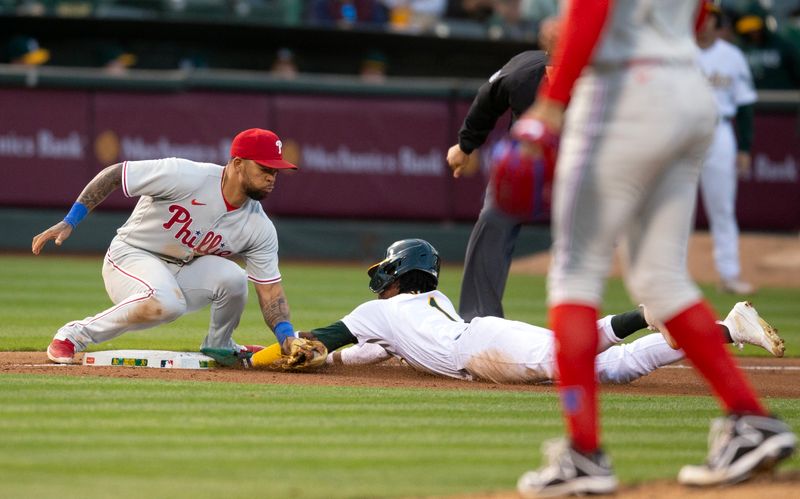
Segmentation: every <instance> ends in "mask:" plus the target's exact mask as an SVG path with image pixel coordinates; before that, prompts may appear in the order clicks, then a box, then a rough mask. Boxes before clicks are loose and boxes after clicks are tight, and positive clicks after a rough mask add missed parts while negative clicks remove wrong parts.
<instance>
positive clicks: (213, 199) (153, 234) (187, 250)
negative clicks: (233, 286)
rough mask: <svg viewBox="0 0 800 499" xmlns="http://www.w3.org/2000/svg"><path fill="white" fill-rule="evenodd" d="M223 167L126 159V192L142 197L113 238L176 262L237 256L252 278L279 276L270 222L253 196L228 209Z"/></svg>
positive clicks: (262, 279) (275, 279)
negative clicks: (224, 195) (240, 258)
mask: <svg viewBox="0 0 800 499" xmlns="http://www.w3.org/2000/svg"><path fill="white" fill-rule="evenodd" d="M223 170H224V168H223V167H222V166H219V165H215V164H211V163H196V162H194V161H189V160H186V159H179V158H167V159H158V160H148V161H126V162H125V163H124V164H123V168H122V190H123V192H124V194H125V195H126V196H128V197H135V196H141V197H140V198H139V202H138V203H137V204H136V207H135V208H134V210H133V213H131V216H130V217H129V218H128V220H127V221H126V222H125V224H124V225H123V226H122V227H120V228H119V229H118V230H117V236H116V238H115V239H118V240H121V241H123V242H125V243H127V244H129V245H131V246H134V247H136V248H139V249H143V250H146V251H149V252H151V253H154V254H156V255H157V256H160V257H163V258H165V259H167V260H173V261H182V262H189V261H191V260H192V259H193V258H197V257H200V256H203V255H218V256H222V257H228V256H232V255H239V256H241V257H242V259H243V260H244V262H245V265H246V268H247V274H248V278H249V279H250V280H252V281H254V282H256V283H260V284H267V283H271V282H278V281H280V279H281V275H280V271H279V270H278V235H277V233H276V231H275V227H274V226H273V224H272V221H271V220H270V219H269V218H268V217H267V215H266V213H264V209H263V208H262V206H261V203H259V202H258V201H255V200H253V199H248V200H247V201H246V202H245V204H244V205H242V206H241V207H239V208H238V209H235V210H232V211H228V209H227V207H226V203H225V200H224V198H223V197H222V172H223Z"/></svg>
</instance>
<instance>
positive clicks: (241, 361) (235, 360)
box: [200, 348, 253, 369]
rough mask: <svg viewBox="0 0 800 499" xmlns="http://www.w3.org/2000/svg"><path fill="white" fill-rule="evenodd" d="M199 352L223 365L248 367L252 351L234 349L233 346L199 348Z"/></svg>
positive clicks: (250, 365)
mask: <svg viewBox="0 0 800 499" xmlns="http://www.w3.org/2000/svg"><path fill="white" fill-rule="evenodd" d="M200 353H202V354H203V355H208V356H209V357H211V358H212V359H214V361H215V362H216V363H217V364H219V365H221V366H223V367H239V368H244V369H248V368H250V367H252V363H251V362H250V357H252V356H253V354H252V353H250V352H248V351H247V350H234V349H233V348H201V349H200Z"/></svg>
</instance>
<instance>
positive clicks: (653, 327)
mask: <svg viewBox="0 0 800 499" xmlns="http://www.w3.org/2000/svg"><path fill="white" fill-rule="evenodd" d="M639 310H640V311H641V312H642V317H644V321H645V322H646V323H647V329H649V330H650V331H655V332H657V333H661V336H663V337H664V340H665V341H666V342H667V345H669V346H670V347H671V348H673V349H674V350H677V349H678V348H680V347H679V346H678V342H677V341H675V339H674V338H673V337H672V335H670V334H669V331H667V326H665V325H664V323H663V322H661V321H657V320H656V319H655V318H653V316H652V315H650V311H649V310H648V309H647V307H645V306H644V305H643V304H641V303H640V304H639Z"/></svg>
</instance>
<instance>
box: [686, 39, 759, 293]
mask: <svg viewBox="0 0 800 499" xmlns="http://www.w3.org/2000/svg"><path fill="white" fill-rule="evenodd" d="M699 61H700V68H701V69H702V71H703V73H704V74H705V75H706V77H707V78H708V81H709V83H711V87H712V89H713V90H714V97H715V98H716V101H717V107H718V109H719V115H720V120H719V124H718V125H717V128H716V130H715V131H714V139H713V140H712V141H711V147H710V148H709V150H708V153H707V155H706V158H705V163H704V165H703V171H702V173H701V175H700V192H701V193H702V195H703V206H705V210H706V214H707V215H708V222H709V225H710V228H711V236H712V238H713V239H714V263H715V264H716V266H717V272H719V276H720V278H721V279H722V282H723V285H725V283H736V282H738V281H739V277H740V276H739V273H740V267H739V226H738V225H737V223H736V181H737V172H736V150H737V147H736V134H735V133H734V130H733V124H732V121H733V120H734V118H735V117H736V114H737V110H738V108H739V107H740V106H748V105H751V104H753V103H755V102H756V100H757V95H756V91H755V89H754V87H753V77H752V75H751V74H750V68H749V67H748V66H747V61H746V60H745V58H744V55H743V54H742V52H741V50H739V49H738V48H737V47H735V46H734V45H732V44H730V43H728V42H726V41H725V40H721V39H719V38H718V39H717V40H716V41H715V42H714V43H713V44H712V45H711V46H710V47H708V48H706V49H700V51H699ZM748 135H749V134H748ZM740 145H743V146H745V147H742V148H740V149H742V150H745V151H747V150H748V149H749V147H748V146H749V144H740Z"/></svg>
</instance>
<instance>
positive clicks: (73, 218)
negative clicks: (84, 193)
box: [64, 201, 89, 229]
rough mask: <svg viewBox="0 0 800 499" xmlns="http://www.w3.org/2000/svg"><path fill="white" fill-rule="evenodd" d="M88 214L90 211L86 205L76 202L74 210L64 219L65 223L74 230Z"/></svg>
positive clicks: (73, 206)
mask: <svg viewBox="0 0 800 499" xmlns="http://www.w3.org/2000/svg"><path fill="white" fill-rule="evenodd" d="M87 213H89V209H88V208H87V207H86V205H84V204H83V203H79V202H77V201H76V202H75V204H73V205H72V209H70V210H69V213H67V216H66V217H64V221H65V222H67V223H68V224H70V225H71V226H72V228H73V229H74V228H75V227H76V226H77V225H78V224H79V223H81V220H83V217H85V216H86V214H87Z"/></svg>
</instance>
